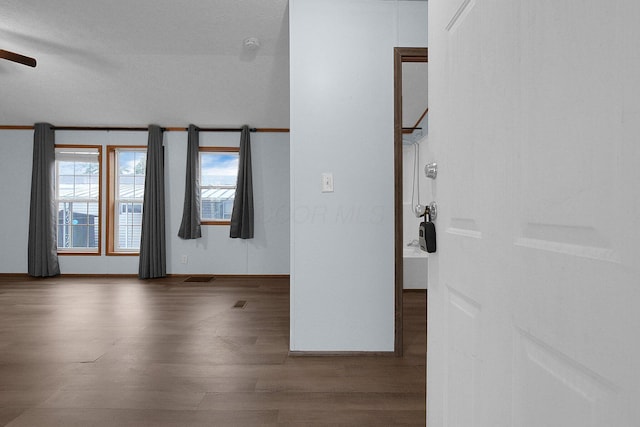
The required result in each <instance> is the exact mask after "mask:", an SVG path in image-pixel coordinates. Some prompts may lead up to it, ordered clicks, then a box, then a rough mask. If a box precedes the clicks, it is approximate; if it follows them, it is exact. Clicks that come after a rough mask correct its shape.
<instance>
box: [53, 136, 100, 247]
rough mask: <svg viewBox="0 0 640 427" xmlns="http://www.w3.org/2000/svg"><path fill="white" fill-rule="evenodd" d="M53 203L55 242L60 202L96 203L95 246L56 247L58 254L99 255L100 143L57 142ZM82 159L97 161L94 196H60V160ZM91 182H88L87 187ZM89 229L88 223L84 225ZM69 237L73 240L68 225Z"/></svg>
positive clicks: (70, 228)
mask: <svg viewBox="0 0 640 427" xmlns="http://www.w3.org/2000/svg"><path fill="white" fill-rule="evenodd" d="M55 159H56V161H55V177H54V182H55V205H56V244H57V242H58V232H59V229H60V227H59V224H58V210H59V206H60V203H78V204H83V203H87V204H88V203H95V204H96V205H97V209H96V217H97V224H94V225H97V232H96V247H95V248H91V247H64V246H63V247H58V248H57V251H58V255H100V254H101V252H102V146H100V145H65V144H58V145H56V146H55ZM83 159H85V160H86V159H92V160H93V159H95V160H97V163H98V174H97V175H98V183H97V187H98V188H97V191H95V194H96V197H82V198H79V197H63V196H61V185H62V184H61V182H62V180H61V178H60V175H61V174H60V162H62V161H67V162H71V161H80V160H83ZM90 186H91V184H89V188H91V187H90ZM86 228H87V229H89V225H88V224H87V226H86ZM69 230H70V233H69V235H68V236H69V238H70V239H71V240H72V241H73V232H74V230H75V228H74V227H73V226H71V227H69Z"/></svg>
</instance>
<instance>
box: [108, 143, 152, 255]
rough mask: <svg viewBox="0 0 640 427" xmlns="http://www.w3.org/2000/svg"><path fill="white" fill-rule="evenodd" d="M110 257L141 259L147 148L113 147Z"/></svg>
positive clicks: (110, 197)
mask: <svg viewBox="0 0 640 427" xmlns="http://www.w3.org/2000/svg"><path fill="white" fill-rule="evenodd" d="M107 150H108V154H109V157H108V162H109V164H108V170H109V190H108V194H109V206H108V221H107V223H108V233H107V254H108V255H137V254H138V252H139V250H140V234H141V232H142V203H143V200H144V179H145V170H146V166H147V148H146V147H140V146H138V147H120V146H117V147H116V146H109V147H107Z"/></svg>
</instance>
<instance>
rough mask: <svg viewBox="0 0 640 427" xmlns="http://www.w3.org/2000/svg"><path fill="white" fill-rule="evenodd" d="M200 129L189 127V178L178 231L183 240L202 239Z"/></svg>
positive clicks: (185, 188) (186, 182)
mask: <svg viewBox="0 0 640 427" xmlns="http://www.w3.org/2000/svg"><path fill="white" fill-rule="evenodd" d="M199 149H200V128H199V127H197V126H195V125H189V134H188V138H187V176H186V178H185V185H184V206H183V208H182V223H180V230H178V237H181V238H183V239H199V238H200V237H202V230H201V228H200V177H199V174H198V171H199V169H200V157H199V154H200V153H199Z"/></svg>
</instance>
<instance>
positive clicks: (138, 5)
mask: <svg viewBox="0 0 640 427" xmlns="http://www.w3.org/2000/svg"><path fill="white" fill-rule="evenodd" d="M247 37H257V38H258V39H259V40H260V43H261V46H260V48H259V49H258V50H257V51H255V52H251V51H247V50H245V49H244V48H243V40H244V39H245V38H247ZM288 38H289V36H288V9H287V0H186V1H181V2H177V1H175V0H110V1H100V2H96V1H86V0H56V1H43V0H3V1H2V2H0V49H5V50H10V51H15V52H18V53H21V54H24V55H28V56H33V57H35V58H36V59H37V60H38V66H37V67H36V68H29V67H26V66H23V65H19V64H15V63H11V62H8V61H0V99H1V100H2V102H1V103H0V125H23V124H31V123H34V122H38V121H48V122H51V123H54V124H56V125H146V124H148V123H158V124H161V125H167V126H172V125H176V126H182V125H186V124H188V123H195V124H199V125H203V126H206V125H239V124H243V123H248V124H250V125H252V126H258V127H288V123H289V42H288Z"/></svg>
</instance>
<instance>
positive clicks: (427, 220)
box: [418, 208, 436, 253]
mask: <svg viewBox="0 0 640 427" xmlns="http://www.w3.org/2000/svg"><path fill="white" fill-rule="evenodd" d="M418 235H419V238H418V241H419V242H420V249H422V250H423V251H426V252H428V253H433V252H435V251H436V225H435V224H434V223H433V222H431V215H430V214H429V208H427V210H426V211H425V213H424V221H422V223H421V224H420V228H419V230H418Z"/></svg>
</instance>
